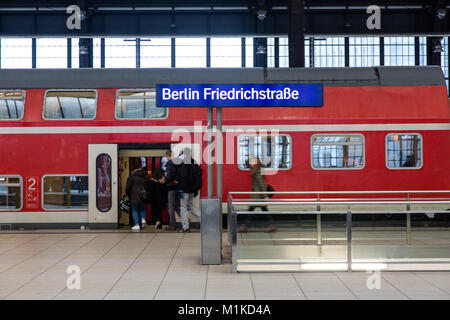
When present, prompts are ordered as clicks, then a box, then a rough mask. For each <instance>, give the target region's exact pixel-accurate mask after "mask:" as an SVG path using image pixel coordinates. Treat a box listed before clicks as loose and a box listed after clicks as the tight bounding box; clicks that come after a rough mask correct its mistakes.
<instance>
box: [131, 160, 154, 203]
mask: <svg viewBox="0 0 450 320" xmlns="http://www.w3.org/2000/svg"><path fill="white" fill-rule="evenodd" d="M143 188H145V190H147V191H150V178H149V177H148V175H147V172H146V171H145V170H144V169H142V168H140V169H137V170H134V171H133V173H132V174H131V175H130V176H129V177H128V180H127V186H126V189H125V193H126V194H127V195H128V196H129V197H130V204H131V205H132V206H134V205H136V204H143V203H144V201H143V199H142V189H143Z"/></svg>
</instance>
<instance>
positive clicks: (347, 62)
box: [344, 37, 350, 67]
mask: <svg viewBox="0 0 450 320" xmlns="http://www.w3.org/2000/svg"><path fill="white" fill-rule="evenodd" d="M344 41H345V42H344V57H345V66H346V67H350V38H349V37H345V38H344Z"/></svg>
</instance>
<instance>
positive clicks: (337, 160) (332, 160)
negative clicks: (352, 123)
mask: <svg viewBox="0 0 450 320" xmlns="http://www.w3.org/2000/svg"><path fill="white" fill-rule="evenodd" d="M311 148H312V152H311V165H312V167H313V169H362V168H363V167H364V153H365V152H364V137H363V136H362V135H344V134H340V135H313V136H312V143H311Z"/></svg>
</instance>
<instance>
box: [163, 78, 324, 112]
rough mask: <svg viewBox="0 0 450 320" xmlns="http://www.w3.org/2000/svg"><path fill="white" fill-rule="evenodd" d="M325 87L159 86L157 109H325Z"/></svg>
mask: <svg viewBox="0 0 450 320" xmlns="http://www.w3.org/2000/svg"><path fill="white" fill-rule="evenodd" d="M322 105H323V84H316V83H314V84H312V83H308V84H291V83H289V84H278V83H277V84H158V85H156V106H157V107H321V106H322Z"/></svg>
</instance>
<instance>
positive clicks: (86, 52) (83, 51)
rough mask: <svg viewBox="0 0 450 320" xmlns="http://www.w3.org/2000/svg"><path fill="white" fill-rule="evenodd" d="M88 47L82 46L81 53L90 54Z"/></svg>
mask: <svg viewBox="0 0 450 320" xmlns="http://www.w3.org/2000/svg"><path fill="white" fill-rule="evenodd" d="M88 53H89V51H88V48H87V47H86V46H80V54H88Z"/></svg>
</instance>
